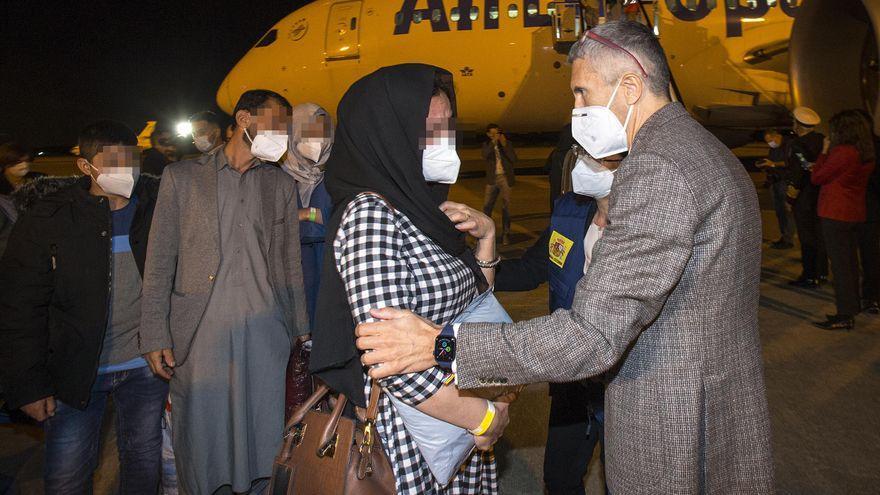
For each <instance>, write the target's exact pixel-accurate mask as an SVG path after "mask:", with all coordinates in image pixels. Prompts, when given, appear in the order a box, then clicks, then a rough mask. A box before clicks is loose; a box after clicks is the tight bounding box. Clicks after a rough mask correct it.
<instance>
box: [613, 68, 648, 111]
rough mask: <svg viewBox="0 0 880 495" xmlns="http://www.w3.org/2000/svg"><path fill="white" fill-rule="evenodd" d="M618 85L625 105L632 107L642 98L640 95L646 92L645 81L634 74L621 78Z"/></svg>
mask: <svg viewBox="0 0 880 495" xmlns="http://www.w3.org/2000/svg"><path fill="white" fill-rule="evenodd" d="M620 85H621V86H622V89H623V94H624V96H625V97H626V104H627V105H634V104H635V103H636V102H638V101H639V100H640V99H641V98H642V94H644V92H645V91H646V90H647V88H646V87H645V81H644V80H643V79H642V78H641V77H639V76H637V75H635V74H627V75H625V76H623V80H622V81H621V83H620Z"/></svg>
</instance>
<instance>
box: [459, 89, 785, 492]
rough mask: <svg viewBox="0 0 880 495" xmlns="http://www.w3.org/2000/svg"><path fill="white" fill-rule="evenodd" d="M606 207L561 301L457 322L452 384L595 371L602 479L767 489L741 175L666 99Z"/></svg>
mask: <svg viewBox="0 0 880 495" xmlns="http://www.w3.org/2000/svg"><path fill="white" fill-rule="evenodd" d="M609 219H610V221H611V223H610V225H609V226H608V228H607V229H606V230H605V233H604V235H603V237H602V239H601V240H600V241H599V242H598V244H597V245H596V252H595V253H594V256H593V262H592V264H591V266H590V268H589V270H588V271H587V273H586V274H585V275H584V277H583V278H582V279H581V281H580V283H579V284H578V287H577V292H576V294H575V298H574V304H573V305H572V309H571V310H570V311H562V310H558V311H556V312H554V313H553V314H552V315H550V316H546V317H542V318H537V319H534V320H530V321H524V322H519V323H514V324H506V325H501V324H472V325H462V327H461V328H460V329H459V331H458V355H457V372H458V385H459V387H463V388H473V387H481V386H486V385H493V384H496V383H504V384H510V385H512V384H521V383H533V382H541V381H553V382H562V381H572V380H579V379H582V378H586V377H590V376H595V375H599V374H602V373H605V372H608V379H609V383H608V386H607V391H606V395H605V421H606V424H605V442H606V449H607V450H606V478H607V480H608V483H609V487H610V489H611V492H612V493H625V494H627V495H630V494H640V493H657V494H672V493H676V494H679V493H682V494H696V493H748V494H762V493H771V492H773V460H772V457H771V451H770V424H769V418H768V411H767V399H766V397H765V389H764V377H763V365H762V361H761V344H760V341H759V337H758V297H759V294H758V284H759V278H760V270H761V217H760V212H759V208H758V201H757V195H756V193H755V188H754V185H753V184H752V181H751V180H750V178H749V176H748V174H747V173H746V171H745V170H744V168H743V166H742V165H741V164H740V162H739V161H738V160H737V159H736V158H735V157H734V156H733V154H732V153H731V152H730V150H728V149H727V148H726V147H725V146H724V145H723V144H721V142H719V141H718V140H717V139H716V138H715V137H714V136H712V135H711V134H710V133H709V132H708V131H706V130H705V129H704V128H703V127H702V126H700V125H699V124H698V123H697V122H696V121H694V120H693V119H692V118H691V117H690V116H689V115H688V113H687V112H686V110H685V109H684V107H682V106H681V105H680V104H678V103H671V104H669V105H667V106H666V107H664V108H663V109H661V110H660V111H658V112H657V113H656V114H654V115H653V116H651V117H650V118H649V119H648V121H647V122H645V124H644V126H643V127H642V128H641V129H640V131H639V132H638V134H637V136H636V138H635V142H634V143H633V145H632V149H631V151H630V153H629V156H628V157H627V158H626V160H625V161H624V162H623V163H622V164H621V166H620V168H619V169H618V171H617V172H616V177H615V179H614V186H613V189H612V194H611V206H610V210H609Z"/></svg>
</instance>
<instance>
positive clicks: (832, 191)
mask: <svg viewBox="0 0 880 495" xmlns="http://www.w3.org/2000/svg"><path fill="white" fill-rule="evenodd" d="M793 117H794V118H793V125H792V132H793V134H792V135H791V136H787V135H783V134H782V133H781V132H779V131H778V130H775V129H771V130H768V131H767V132H765V133H764V139H765V141H766V142H767V144H768V145H769V146H770V153H769V156H768V157H767V158H766V159H765V160H762V161H761V162H760V163H759V164H758V166H759V167H761V168H764V169H766V170H767V179H768V184H769V186H770V188H771V196H772V198H773V207H774V210H775V212H776V218H777V222H778V225H779V232H780V234H781V237H780V238H779V239H778V240H777V241H775V242H773V244H772V247H773V248H775V249H790V248H793V247H794V242H793V239H794V233H795V229H793V228H792V223H791V221H790V215H793V217H794V225H795V226H796V231H797V237H798V240H799V241H800V248H801V264H802V267H803V268H802V272H801V275H800V277H798V278H797V279H795V280H792V281H791V282H790V283H791V285H793V286H795V287H799V288H804V289H817V288H818V287H819V286H820V285H822V284H824V283H826V282H827V281H828V279H829V277H828V274H829V261H830V268H831V273H832V274H833V276H832V277H831V280H832V285H833V287H834V296H835V304H836V307H837V311H836V313H835V314H831V315H828V316H827V318H826V319H825V320H821V321H816V322H815V323H814V324H815V325H816V326H817V327H819V328H823V329H826V330H852V329H853V327H854V325H855V316H856V315H857V314H859V313H861V312H862V311H865V312H868V313H871V314H880V305H878V296H880V294H878V287H880V285H878V284H880V266H878V264H877V263H878V255H880V229H878V221H880V182H878V181H880V171H878V170H877V167H875V162H876V155H875V142H876V139H877V138H876V137H875V136H874V132H873V128H874V126H873V120H872V119H871V117H870V115H868V114H867V113H866V112H863V111H859V110H845V111H842V112H839V113H837V114H835V115H833V116H832V117H831V118H830V120H829V122H828V127H829V129H830V134H829V136H827V137H826V136H824V135H822V134H820V133H819V132H818V131H817V130H816V126H818V125H819V124H820V123H821V121H822V119H821V117H820V116H819V115H818V114H817V113H816V112H815V111H814V110H812V109H811V108H808V107H798V108H796V109H795V110H794V112H793Z"/></svg>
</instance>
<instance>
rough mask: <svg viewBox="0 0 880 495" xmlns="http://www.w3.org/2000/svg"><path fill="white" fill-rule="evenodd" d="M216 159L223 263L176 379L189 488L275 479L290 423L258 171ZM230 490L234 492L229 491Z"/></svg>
mask: <svg viewBox="0 0 880 495" xmlns="http://www.w3.org/2000/svg"><path fill="white" fill-rule="evenodd" d="M221 156H222V158H220V159H219V160H218V166H219V167H220V168H219V169H218V171H217V196H218V198H217V199H218V203H217V204H218V208H219V220H220V252H221V260H220V267H219V269H218V271H217V277H216V279H215V281H214V288H213V292H212V293H211V297H210V299H209V301H208V306H207V309H206V310H205V315H204V317H203V319H202V321H201V323H200V324H199V327H198V330H197V332H196V335H195V338H194V340H193V344H192V348H191V350H190V354H189V357H188V358H187V359H186V361H185V362H184V363H183V364H182V365H181V366H179V367H178V368H176V369H175V372H174V377H173V379H172V380H171V403H172V408H173V409H172V414H171V416H172V423H173V428H172V430H173V435H174V450H175V457H176V458H177V470H178V473H177V474H178V480H179V485H180V489H181V490H182V493H188V494H210V493H213V492H214V491H215V490H217V489H218V488H220V487H221V486H223V485H231V488H232V490H234V491H236V492H245V491H248V489H249V488H250V487H251V483H252V482H253V481H254V480H256V479H258V478H266V477H269V476H270V475H271V469H272V461H273V459H274V457H275V455H276V454H277V452H278V449H279V447H280V441H281V432H282V429H283V427H284V424H283V422H284V373H285V369H286V366H287V359H288V356H289V355H290V339H289V337H288V334H287V329H286V327H285V323H284V318H283V316H282V312H281V310H280V309H279V307H278V304H277V302H276V300H275V296H274V294H273V291H272V286H271V284H270V282H269V270H268V260H267V259H266V256H265V254H264V253H266V250H265V249H264V247H265V243H267V242H268V236H269V235H270V234H271V233H268V232H263V231H262V228H261V225H262V224H261V221H260V220H261V218H260V216H261V211H262V208H261V198H260V195H259V191H260V189H259V181H258V177H257V174H256V173H253V170H254V168H257V167H269V166H271V165H268V164H262V163H261V164H258V165H256V166H255V167H254V168H251V169H249V170H247V171H245V172H244V174H240V173H238V172H237V171H235V170H233V169H232V168H231V167H229V165H228V164H227V162H226V158H225V155H222V154H221ZM227 489H228V488H227Z"/></svg>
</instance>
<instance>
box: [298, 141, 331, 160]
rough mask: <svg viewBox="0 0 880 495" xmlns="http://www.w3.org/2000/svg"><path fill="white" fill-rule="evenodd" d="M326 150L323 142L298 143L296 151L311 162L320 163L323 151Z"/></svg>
mask: <svg viewBox="0 0 880 495" xmlns="http://www.w3.org/2000/svg"><path fill="white" fill-rule="evenodd" d="M323 149H324V143H322V142H321V141H300V142H298V143H296V150H297V151H299V154H300V155H302V156H304V157H305V158H308V159H309V160H311V161H313V162H315V163H318V160H320V159H321V151H323Z"/></svg>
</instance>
